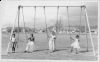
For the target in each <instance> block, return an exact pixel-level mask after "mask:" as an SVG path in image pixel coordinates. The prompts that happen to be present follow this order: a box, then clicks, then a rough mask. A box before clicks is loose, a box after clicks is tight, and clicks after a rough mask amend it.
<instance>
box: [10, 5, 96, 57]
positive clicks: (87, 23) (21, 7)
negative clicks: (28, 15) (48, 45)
mask: <svg viewBox="0 0 100 62" xmlns="http://www.w3.org/2000/svg"><path fill="white" fill-rule="evenodd" d="M25 7H33V8H34V31H35V30H36V27H35V23H36V22H35V21H36V9H37V7H42V8H43V9H44V13H43V14H44V17H45V26H46V28H45V29H46V34H47V38H48V32H47V28H48V27H47V19H46V13H45V8H46V7H55V8H57V21H56V22H57V23H58V18H59V17H58V16H59V7H65V8H66V10H67V17H68V19H67V20H68V29H69V30H70V27H71V26H70V23H69V21H70V20H69V7H79V8H80V9H81V12H80V25H79V27H80V26H81V23H82V21H81V19H82V11H83V10H84V13H85V32H86V38H87V28H86V27H88V30H89V36H90V41H91V44H92V50H93V55H94V56H95V55H96V53H95V49H94V44H93V38H92V33H91V29H90V24H89V19H88V14H87V8H86V6H85V5H82V6H21V5H19V6H18V12H17V19H18V21H17V23H18V41H19V21H20V13H21V10H22V16H23V23H24V29H25V21H24V14H23V8H25ZM14 27H15V24H14V26H13V28H12V31H11V34H12V33H13V31H14ZM25 34H26V32H25ZM56 34H58V28H57V27H56ZM69 35H70V37H71V35H72V34H70V33H69ZM80 35H81V33H80V31H79V36H80ZM56 36H57V35H56ZM70 37H69V38H70ZM26 39H27V34H26ZM70 40H71V39H70ZM70 44H71V42H70ZM87 52H88V38H87Z"/></svg>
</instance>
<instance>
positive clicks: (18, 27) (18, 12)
mask: <svg viewBox="0 0 100 62" xmlns="http://www.w3.org/2000/svg"><path fill="white" fill-rule="evenodd" d="M20 7H21V6H18V41H19V21H20Z"/></svg>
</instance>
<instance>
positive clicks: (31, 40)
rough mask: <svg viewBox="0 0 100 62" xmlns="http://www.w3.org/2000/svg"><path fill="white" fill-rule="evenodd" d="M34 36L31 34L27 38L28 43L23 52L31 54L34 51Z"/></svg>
mask: <svg viewBox="0 0 100 62" xmlns="http://www.w3.org/2000/svg"><path fill="white" fill-rule="evenodd" d="M34 40H35V38H34V35H33V34H30V37H29V38H28V43H27V46H26V50H25V51H24V52H33V51H34V48H35V46H34Z"/></svg>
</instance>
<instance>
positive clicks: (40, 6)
mask: <svg viewBox="0 0 100 62" xmlns="http://www.w3.org/2000/svg"><path fill="white" fill-rule="evenodd" d="M84 6H85V5H77V6H60V7H84ZM22 7H34V6H22ZM36 7H44V6H36ZM45 7H57V6H45Z"/></svg>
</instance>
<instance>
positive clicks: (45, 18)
mask: <svg viewBox="0 0 100 62" xmlns="http://www.w3.org/2000/svg"><path fill="white" fill-rule="evenodd" d="M43 8H44V17H45V25H46V34H47V40H48V38H49V36H48V33H47V22H46V13H45V6H44V7H43Z"/></svg>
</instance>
